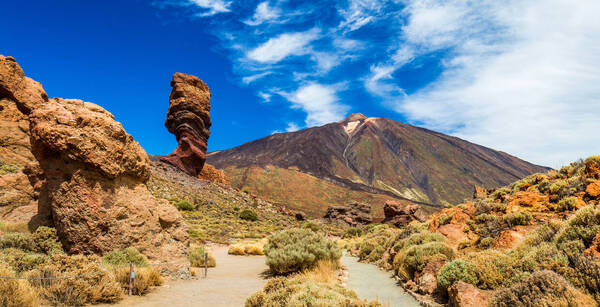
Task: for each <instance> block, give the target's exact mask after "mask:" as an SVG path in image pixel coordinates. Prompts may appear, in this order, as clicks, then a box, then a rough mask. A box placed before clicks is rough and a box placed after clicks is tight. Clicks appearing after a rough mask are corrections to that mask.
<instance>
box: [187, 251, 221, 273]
mask: <svg viewBox="0 0 600 307" xmlns="http://www.w3.org/2000/svg"><path fill="white" fill-rule="evenodd" d="M205 254H208V256H207V259H208V262H207V264H208V267H209V268H214V267H215V266H216V265H217V261H216V260H215V257H213V256H212V255H211V254H209V253H206V251H205V250H204V248H203V247H195V248H192V249H190V264H191V266H193V267H200V268H203V267H204V257H205V256H204V255H205Z"/></svg>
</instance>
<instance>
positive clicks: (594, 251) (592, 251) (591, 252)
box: [584, 234, 600, 261]
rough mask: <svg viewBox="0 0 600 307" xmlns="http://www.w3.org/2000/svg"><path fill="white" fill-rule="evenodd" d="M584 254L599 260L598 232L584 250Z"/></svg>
mask: <svg viewBox="0 0 600 307" xmlns="http://www.w3.org/2000/svg"><path fill="white" fill-rule="evenodd" d="M584 254H585V255H587V256H590V257H595V258H596V259H597V260H598V261H600V234H597V235H596V236H595V237H594V240H593V241H592V245H591V246H590V247H589V248H588V249H586V250H585V251H584Z"/></svg>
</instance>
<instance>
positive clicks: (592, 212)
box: [556, 206, 600, 248]
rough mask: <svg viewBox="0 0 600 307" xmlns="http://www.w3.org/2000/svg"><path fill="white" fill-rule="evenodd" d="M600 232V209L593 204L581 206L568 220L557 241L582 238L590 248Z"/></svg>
mask: <svg viewBox="0 0 600 307" xmlns="http://www.w3.org/2000/svg"><path fill="white" fill-rule="evenodd" d="M598 233H600V209H597V208H595V207H593V206H587V207H584V208H581V209H579V210H577V212H575V214H574V215H573V216H571V217H570V218H569V220H567V223H566V225H565V227H563V229H562V230H561V231H560V232H559V233H558V235H557V238H556V241H557V243H559V244H560V243H563V242H568V241H574V240H581V241H582V242H583V244H584V245H585V247H586V248H588V247H589V246H590V245H591V244H592V241H593V239H594V237H595V236H596V235H597V234H598Z"/></svg>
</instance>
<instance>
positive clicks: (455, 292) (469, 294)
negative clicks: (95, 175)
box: [448, 281, 489, 307]
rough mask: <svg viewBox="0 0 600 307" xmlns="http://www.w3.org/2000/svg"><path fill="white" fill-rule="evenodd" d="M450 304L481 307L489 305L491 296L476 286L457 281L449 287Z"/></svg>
mask: <svg viewBox="0 0 600 307" xmlns="http://www.w3.org/2000/svg"><path fill="white" fill-rule="evenodd" d="M448 297H449V298H450V300H449V305H450V306H452V307H481V306H488V305H489V298H488V296H487V295H486V294H484V293H482V292H481V291H479V289H477V288H475V286H473V285H471V284H469V283H466V282H464V281H457V282H456V283H454V285H452V286H450V288H448Z"/></svg>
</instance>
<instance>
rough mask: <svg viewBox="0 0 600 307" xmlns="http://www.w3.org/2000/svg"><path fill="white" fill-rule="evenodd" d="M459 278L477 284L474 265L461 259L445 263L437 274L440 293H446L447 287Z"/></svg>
mask: <svg viewBox="0 0 600 307" xmlns="http://www.w3.org/2000/svg"><path fill="white" fill-rule="evenodd" d="M459 280H462V281H464V282H466V283H470V284H472V285H477V284H478V283H479V279H477V271H476V269H475V266H473V265H472V264H471V263H470V262H467V261H465V260H461V259H458V260H454V261H452V262H450V263H448V264H446V265H445V266H444V267H443V268H442V270H441V271H440V273H439V274H438V279H437V284H438V289H440V290H441V292H442V293H447V292H448V288H449V287H450V286H452V285H453V284H454V283H455V282H457V281H459Z"/></svg>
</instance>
